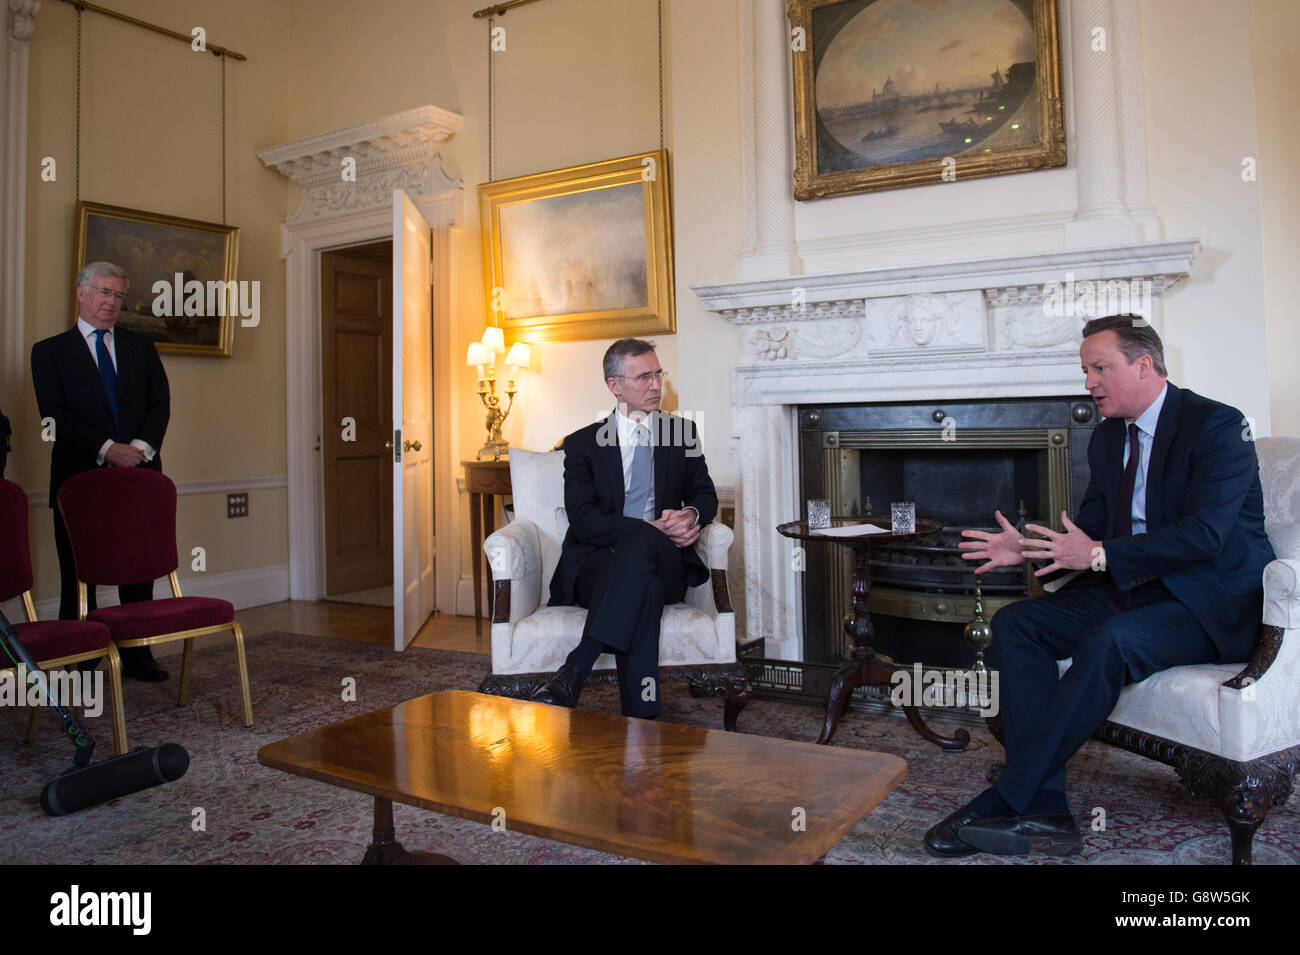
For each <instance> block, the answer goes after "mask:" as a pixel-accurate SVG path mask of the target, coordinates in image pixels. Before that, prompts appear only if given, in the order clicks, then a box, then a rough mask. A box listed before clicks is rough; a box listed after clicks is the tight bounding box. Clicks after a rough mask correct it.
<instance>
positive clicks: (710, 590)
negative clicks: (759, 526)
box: [686, 521, 736, 617]
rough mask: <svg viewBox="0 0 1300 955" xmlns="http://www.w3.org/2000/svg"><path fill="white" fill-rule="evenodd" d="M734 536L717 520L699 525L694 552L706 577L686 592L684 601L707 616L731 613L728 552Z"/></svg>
mask: <svg viewBox="0 0 1300 955" xmlns="http://www.w3.org/2000/svg"><path fill="white" fill-rule="evenodd" d="M735 538H736V535H735V534H734V533H733V532H732V530H731V528H730V527H728V526H727V525H726V524H719V523H718V522H717V521H714V522H712V523H709V524H706V525H704V526H703V527H701V528H700V538H699V540H697V541H696V542H695V552H696V553H697V554H698V555H699V557H700V560H702V561H703V562H704V566H705V567H707V568H709V578H710V579H709V580H708V581H707V582H706V583H703V584H701V585H700V586H698V587H690V588H688V589H687V591H686V603H688V604H690V605H691V606H692V607H695V608H696V609H697V610H703V611H704V612H705V613H707V614H709V615H710V616H713V617H716V616H718V615H719V614H724V613H732V612H733V611H732V609H731V592H730V590H729V589H728V587H727V551H729V550H730V549H731V542H732V541H733V540H735Z"/></svg>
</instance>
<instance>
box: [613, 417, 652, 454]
mask: <svg viewBox="0 0 1300 955" xmlns="http://www.w3.org/2000/svg"><path fill="white" fill-rule="evenodd" d="M651 418H653V414H648V415H646V416H645V419H644V420H643V421H642V422H641V425H640V426H641V427H644V428H645V429H646V430H647V431H648V432H649V433H650V442H649V443H650V446H651V447H653V446H654V443H655V439H654V428H653V427H651V424H650V421H651ZM614 420H615V422H616V423H617V424H618V443H619V446H620V447H624V448H626V447H629V446H631V445H632V444H633V441H632V432H634V431H635V430H636V429H637V427H638V425H637V423H636V422H635V421H633V420H632V419H631V418H629V417H628V416H627V415H625V414H623V412H621V411H619V410H618V408H617V407H615V408H614Z"/></svg>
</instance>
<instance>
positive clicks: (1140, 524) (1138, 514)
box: [1124, 382, 1169, 534]
mask: <svg viewBox="0 0 1300 955" xmlns="http://www.w3.org/2000/svg"><path fill="white" fill-rule="evenodd" d="M1168 393H1169V383H1168V382H1166V383H1165V386H1164V387H1163V388H1161V389H1160V394H1159V395H1157V396H1156V400H1155V401H1153V402H1151V404H1150V405H1148V406H1147V410H1146V411H1144V412H1142V413H1141V414H1140V415H1138V416H1137V418H1136V419H1135V420H1134V424H1136V425H1137V428H1138V469H1137V475H1136V476H1135V477H1134V479H1133V533H1134V534H1145V533H1146V532H1147V470H1148V469H1149V468H1150V467H1151V448H1152V446H1153V445H1154V444H1155V440H1156V425H1157V424H1158V423H1159V421H1160V409H1161V408H1163V407H1164V406H1165V395H1167V394H1168ZM1128 457H1129V444H1128V426H1127V425H1125V428H1124V467H1125V468H1126V469H1127V468H1128Z"/></svg>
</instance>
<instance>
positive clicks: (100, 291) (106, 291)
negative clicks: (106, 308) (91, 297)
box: [90, 286, 126, 302]
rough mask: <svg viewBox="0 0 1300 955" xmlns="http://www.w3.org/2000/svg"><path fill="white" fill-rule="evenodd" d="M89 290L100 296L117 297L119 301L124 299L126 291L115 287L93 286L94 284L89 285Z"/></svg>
mask: <svg viewBox="0 0 1300 955" xmlns="http://www.w3.org/2000/svg"><path fill="white" fill-rule="evenodd" d="M90 290H91V291H92V292H94V293H95V294H96V295H98V296H99V297H100V298H114V299H117V300H118V301H119V302H122V301H125V300H126V293H125V292H119V291H117V290H116V289H111V288H95V287H94V286H91V289H90Z"/></svg>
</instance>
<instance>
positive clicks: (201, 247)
mask: <svg viewBox="0 0 1300 955" xmlns="http://www.w3.org/2000/svg"><path fill="white" fill-rule="evenodd" d="M76 219H77V221H76V228H75V229H74V238H73V252H72V255H73V262H74V263H75V268H76V269H77V270H78V271H79V270H80V269H81V268H82V266H84V265H86V263H87V262H98V261H108V262H112V263H113V264H115V265H118V266H121V267H122V268H123V269H125V270H126V273H127V277H128V279H129V280H130V287H129V288H128V290H127V302H124V303H123V308H122V312H121V314H120V315H119V316H118V325H119V327H121V328H125V329H126V330H127V331H131V332H136V333H137V334H141V335H144V336H145V337H146V338H148V339H149V340H150V341H152V342H153V343H154V345H155V347H157V349H158V351H159V352H160V353H163V354H166V353H171V354H177V355H208V356H220V357H225V358H228V357H229V356H230V354H231V352H232V351H233V349H234V341H235V321H236V319H237V318H238V317H239V316H240V310H239V306H240V299H239V298H238V296H239V295H240V292H239V290H238V289H237V286H236V281H235V276H236V274H237V270H238V264H239V228H238V227H237V226H230V225H222V224H221V223H218V222H202V221H200V220H198V219H183V218H180V217H179V216H168V215H163V214H161V213H157V212H144V211H142V210H139V209H127V208H124V207H122V206H109V205H104V204H102V203H98V202H86V201H85V200H79V201H78V202H77V210H76ZM178 276H179V277H180V280H179V281H178ZM159 282H166V283H167V289H166V291H165V292H164V291H162V290H160V288H158V287H157V284H158V283H159ZM193 282H197V283H199V285H200V286H202V291H201V293H200V294H201V298H202V302H203V304H202V310H203V311H204V312H206V311H207V309H208V306H209V305H210V304H216V303H219V304H217V305H216V311H217V314H215V315H207V314H198V315H193V314H186V311H187V309H186V307H185V303H186V300H187V299H189V300H191V301H197V300H195V299H193V288H192V286H191V285H190V283H193ZM218 282H220V283H223V284H221V285H217V283H218ZM177 286H180V287H179V288H177ZM187 288H188V289H189V290H190V291H189V294H187ZM72 292H73V294H72V320H73V321H74V322H75V321H76V318H77V315H78V314H79V311H80V309H79V306H78V304H77V298H76V289H73V290H72ZM258 296H259V299H260V290H258ZM133 299H134V302H132V300H133ZM128 303H131V304H132V307H127V306H128ZM145 303H148V310H147V311H143V310H142V309H143V308H144V307H145ZM259 304H260V303H259ZM155 306H159V307H158V308H155ZM164 312H165V313H166V314H165V315H164V314H162V313H164ZM173 313H174V314H173Z"/></svg>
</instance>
